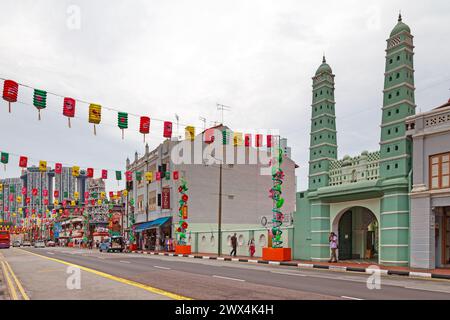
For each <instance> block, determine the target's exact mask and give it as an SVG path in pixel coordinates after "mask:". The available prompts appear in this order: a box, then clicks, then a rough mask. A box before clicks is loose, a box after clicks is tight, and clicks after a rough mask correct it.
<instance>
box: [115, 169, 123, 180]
mask: <svg viewBox="0 0 450 320" xmlns="http://www.w3.org/2000/svg"><path fill="white" fill-rule="evenodd" d="M116 180H118V181H119V180H122V171H116Z"/></svg>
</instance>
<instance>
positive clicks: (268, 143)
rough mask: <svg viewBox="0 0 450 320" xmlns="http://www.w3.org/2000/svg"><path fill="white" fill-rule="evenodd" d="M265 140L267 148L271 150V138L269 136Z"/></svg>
mask: <svg viewBox="0 0 450 320" xmlns="http://www.w3.org/2000/svg"><path fill="white" fill-rule="evenodd" d="M266 139H267V148H272V141H273V136H272V135H270V134H269V135H267V137H266Z"/></svg>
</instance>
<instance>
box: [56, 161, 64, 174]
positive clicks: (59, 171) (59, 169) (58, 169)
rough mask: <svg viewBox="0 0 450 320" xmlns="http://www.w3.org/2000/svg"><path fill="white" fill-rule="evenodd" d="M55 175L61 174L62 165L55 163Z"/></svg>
mask: <svg viewBox="0 0 450 320" xmlns="http://www.w3.org/2000/svg"><path fill="white" fill-rule="evenodd" d="M55 173H56V174H61V173H62V164H61V163H55Z"/></svg>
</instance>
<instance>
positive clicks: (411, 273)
mask: <svg viewBox="0 0 450 320" xmlns="http://www.w3.org/2000/svg"><path fill="white" fill-rule="evenodd" d="M132 253H139V254H151V255H163V256H173V257H187V258H194V259H211V260H221V261H233V262H249V263H261V264H272V265H281V266H290V267H298V268H309V269H323V270H331V271H341V272H361V273H373V272H374V271H373V270H374V269H375V268H374V267H377V268H379V270H380V273H381V274H382V275H397V276H406V277H412V278H428V279H431V278H433V279H445V280H450V269H433V270H424V269H413V268H408V267H391V266H381V265H378V264H374V263H355V262H338V263H328V262H312V261H304V260H292V261H287V262H277V261H264V260H262V258H261V257H253V258H251V257H249V256H236V257H231V256H229V255H226V254H225V255H222V257H218V256H217V254H211V253H192V254H190V255H186V254H185V255H179V254H175V253H173V252H163V251H147V250H137V251H132Z"/></svg>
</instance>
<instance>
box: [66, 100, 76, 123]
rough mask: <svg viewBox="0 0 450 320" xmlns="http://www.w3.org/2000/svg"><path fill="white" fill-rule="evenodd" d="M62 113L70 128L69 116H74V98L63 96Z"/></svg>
mask: <svg viewBox="0 0 450 320" xmlns="http://www.w3.org/2000/svg"><path fill="white" fill-rule="evenodd" d="M63 114H64V115H65V116H66V117H67V120H68V121H69V128H70V118H73V117H75V99H72V98H64V106H63Z"/></svg>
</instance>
